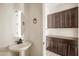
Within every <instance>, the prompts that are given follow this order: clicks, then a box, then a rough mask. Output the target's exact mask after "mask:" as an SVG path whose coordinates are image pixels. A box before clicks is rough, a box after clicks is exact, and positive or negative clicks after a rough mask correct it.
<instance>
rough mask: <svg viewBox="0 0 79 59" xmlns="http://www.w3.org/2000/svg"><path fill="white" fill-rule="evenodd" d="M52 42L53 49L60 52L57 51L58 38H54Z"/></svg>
mask: <svg viewBox="0 0 79 59" xmlns="http://www.w3.org/2000/svg"><path fill="white" fill-rule="evenodd" d="M52 42H53V45H52V51H53V52H55V53H58V51H57V50H58V40H57V39H55V38H53V40H52Z"/></svg>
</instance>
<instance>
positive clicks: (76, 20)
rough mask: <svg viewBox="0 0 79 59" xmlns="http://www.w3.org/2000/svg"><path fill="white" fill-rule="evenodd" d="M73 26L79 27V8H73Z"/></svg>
mask: <svg viewBox="0 0 79 59" xmlns="http://www.w3.org/2000/svg"><path fill="white" fill-rule="evenodd" d="M71 24H72V25H71V27H72V28H78V8H77V7H76V8H73V9H71Z"/></svg>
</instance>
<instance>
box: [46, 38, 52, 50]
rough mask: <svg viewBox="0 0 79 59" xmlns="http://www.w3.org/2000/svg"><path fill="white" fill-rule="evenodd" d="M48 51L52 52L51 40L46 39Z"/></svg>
mask: <svg viewBox="0 0 79 59" xmlns="http://www.w3.org/2000/svg"><path fill="white" fill-rule="evenodd" d="M46 49H47V50H50V51H51V38H49V37H46Z"/></svg>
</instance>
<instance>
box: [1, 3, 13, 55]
mask: <svg viewBox="0 0 79 59" xmlns="http://www.w3.org/2000/svg"><path fill="white" fill-rule="evenodd" d="M0 8H1V9H0V55H10V53H9V51H8V50H6V47H8V45H10V44H12V42H13V41H14V38H13V37H12V20H14V18H13V16H14V11H13V4H0Z"/></svg>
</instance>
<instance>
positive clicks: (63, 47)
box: [58, 39, 67, 56]
mask: <svg viewBox="0 0 79 59" xmlns="http://www.w3.org/2000/svg"><path fill="white" fill-rule="evenodd" d="M63 41H64V40H62V39H61V40H59V42H58V54H60V55H63V56H66V55H67V43H64V42H63Z"/></svg>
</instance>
